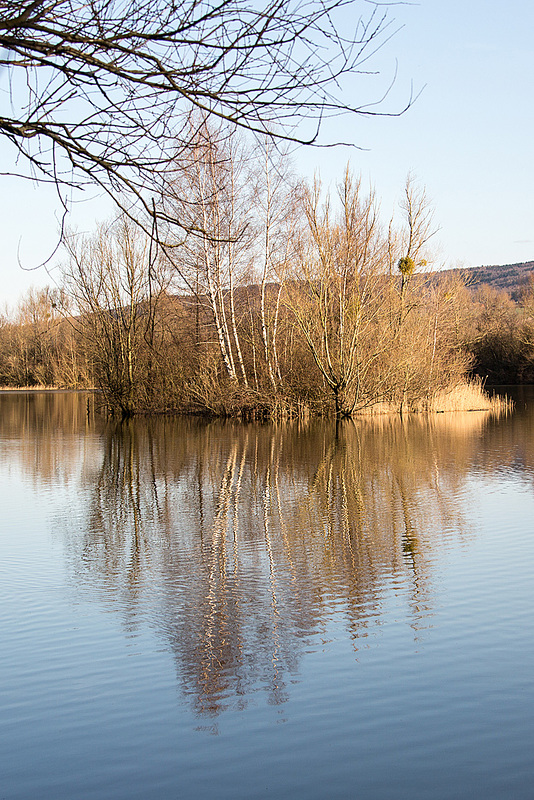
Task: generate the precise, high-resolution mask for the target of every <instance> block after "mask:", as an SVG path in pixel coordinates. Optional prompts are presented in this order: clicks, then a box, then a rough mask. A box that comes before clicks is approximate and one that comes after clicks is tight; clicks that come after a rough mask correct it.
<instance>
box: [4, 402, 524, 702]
mask: <svg viewBox="0 0 534 800" xmlns="http://www.w3.org/2000/svg"><path fill="white" fill-rule="evenodd" d="M0 404H1V405H0V408H1V412H2V413H1V414H0V441H1V442H2V443H3V444H2V447H5V446H6V445H7V443H9V442H10V441H11V442H12V440H14V439H16V441H17V448H18V449H17V451H16V452H17V454H18V457H19V460H20V464H21V466H22V468H23V469H24V470H26V471H27V472H28V473H29V474H30V475H31V478H32V480H34V481H36V482H39V481H42V482H49V481H50V480H51V479H52V476H55V479H56V480H58V481H65V480H71V481H72V482H73V484H74V485H75V486H76V489H77V504H78V507H77V510H76V519H77V522H76V525H75V526H74V525H73V524H72V515H73V509H72V508H69V509H68V510H66V511H65V513H64V514H63V516H62V517H61V519H60V527H61V530H62V535H63V536H64V538H65V542H66V552H67V560H68V565H69V571H70V574H71V576H72V577H73V580H74V581H75V582H76V585H77V586H78V587H79V588H81V589H83V591H84V592H89V593H90V594H91V596H96V597H98V598H100V600H101V601H102V600H104V601H105V602H106V603H109V604H111V605H112V606H113V608H116V609H118V610H120V613H121V614H122V615H123V619H124V624H125V625H126V626H127V628H128V630H129V631H131V632H134V631H135V630H137V629H138V628H139V627H141V626H142V625H143V624H145V623H146V622H148V623H149V624H150V625H151V626H152V627H155V628H156V630H157V631H158V635H160V636H162V637H163V638H164V640H165V642H166V644H167V646H168V647H170V648H171V649H172V652H173V654H174V657H175V660H176V666H177V674H178V678H179V681H180V683H181V686H182V689H183V691H184V692H185V694H186V695H187V696H188V697H189V699H190V701H191V702H192V704H193V705H194V707H195V709H196V711H197V712H198V713H200V714H206V715H217V714H218V713H220V712H221V711H222V710H223V709H224V708H226V707H227V706H229V705H234V706H235V705H238V706H239V705H242V704H245V703H246V702H247V701H248V700H249V699H250V696H251V694H252V692H253V691H255V690H257V689H258V688H262V689H263V690H265V691H267V692H268V695H269V700H270V702H272V703H274V704H279V703H283V702H284V701H285V700H286V698H287V696H288V685H289V683H290V682H291V680H293V679H294V678H295V677H296V676H297V674H298V666H299V660H300V656H301V654H302V652H303V650H304V649H305V648H306V647H307V646H308V643H309V642H310V640H311V637H313V636H315V635H316V634H320V633H322V632H324V630H325V628H326V623H327V621H328V620H329V619H330V617H331V616H332V614H333V613H334V611H335V613H336V614H337V615H338V616H339V618H340V619H342V620H343V621H344V624H345V625H346V626H347V628H348V629H349V631H350V634H351V636H352V640H353V644H354V647H355V648H356V649H357V648H359V647H361V646H364V645H365V637H366V635H368V633H369V631H371V630H373V629H374V626H375V625H376V623H377V622H379V621H380V617H381V615H382V614H383V613H384V609H385V607H386V606H387V603H388V598H391V597H394V598H396V600H397V602H402V603H404V604H407V607H408V610H409V614H408V616H409V618H410V619H411V624H412V627H413V629H414V635H415V636H417V635H418V633H417V632H418V630H419V629H420V628H421V627H424V625H425V624H427V621H428V619H429V617H431V615H432V603H433V589H432V563H433V559H434V554H435V552H436V550H438V549H439V548H440V547H442V546H443V542H444V541H448V540H451V539H453V540H454V541H457V540H458V539H459V538H464V537H468V536H469V535H472V532H471V531H470V524H471V522H470V520H469V518H468V516H467V511H466V508H468V504H467V503H466V502H465V499H466V498H465V493H466V492H467V491H468V490H467V488H466V477H467V476H468V475H469V473H470V471H471V470H473V469H476V470H485V471H487V472H488V473H490V472H491V470H492V469H494V468H496V463H497V462H496V461H495V460H494V457H492V456H490V453H492V452H494V450H495V447H494V444H495V443H494V441H493V444H492V445H491V446H489V445H488V440H489V439H490V438H491V439H492V440H495V439H497V445H498V449H499V450H501V451H503V450H506V448H508V450H509V452H508V454H507V458H505V461H506V463H508V464H510V466H511V468H513V469H516V470H517V469H520V470H527V469H529V468H530V465H531V464H532V460H533V454H534V441H533V436H534V434H533V432H532V430H531V429H530V427H531V426H530V427H529V426H525V431H524V434H525V435H523V436H520V438H519V439H518V438H517V436H518V431H517V425H520V424H521V419H522V418H521V415H520V414H518V415H517V416H516V417H515V418H513V419H510V420H508V421H505V422H504V423H503V422H500V423H498V424H497V423H494V422H492V420H491V419H489V418H488V417H486V416H485V415H483V414H468V415H451V416H448V415H440V416H436V417H432V418H426V417H413V418H407V419H402V420H401V419H397V418H386V417H384V418H381V419H378V420H363V421H357V422H354V423H353V422H346V423H344V424H342V425H340V426H339V427H338V429H337V430H336V429H335V427H334V426H333V425H331V424H328V423H323V422H314V423H310V424H307V425H302V424H299V423H291V424H289V423H288V424H284V425H276V424H274V425H241V424H233V423H226V424H222V423H202V422H197V421H194V420H183V419H172V418H157V419H149V420H143V419H140V420H133V421H130V422H127V423H123V424H118V423H109V422H106V421H105V420H104V419H102V418H99V417H98V415H95V413H94V409H93V406H92V405H91V401H90V402H89V404H88V400H87V397H86V396H83V395H47V396H38V395H32V396H28V395H24V396H20V397H18V398H17V397H14V396H11V397H7V396H1V397H0ZM527 428H528V432H527ZM518 441H520V442H521V445H520V447H521V455H520V458H518V445H517V444H516V442H518ZM505 455H506V454H505ZM11 457H13V455H11ZM499 464H502V452H501V455H500V457H499ZM499 468H501V467H500V466H499Z"/></svg>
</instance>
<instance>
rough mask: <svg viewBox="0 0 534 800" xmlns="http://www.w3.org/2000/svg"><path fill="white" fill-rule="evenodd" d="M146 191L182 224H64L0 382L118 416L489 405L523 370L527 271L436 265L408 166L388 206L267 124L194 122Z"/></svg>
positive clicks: (11, 338) (15, 323)
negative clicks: (240, 127) (80, 393)
mask: <svg viewBox="0 0 534 800" xmlns="http://www.w3.org/2000/svg"><path fill="white" fill-rule="evenodd" d="M159 204H160V206H161V210H160V213H159V216H158V217H157V218H158V219H159V220H161V219H169V220H171V221H172V220H177V221H179V226H177V225H176V224H172V225H171V224H170V225H169V229H168V231H165V230H162V229H161V227H160V229H159V230H158V232H157V236H151V235H149V234H148V233H147V229H148V228H149V227H150V226H149V219H148V218H147V224H146V225H145V226H139V225H136V224H134V223H133V222H132V221H131V220H129V219H128V217H127V216H124V215H123V216H120V217H119V218H118V219H116V220H114V221H112V222H110V223H107V224H103V225H101V226H100V227H99V228H98V230H96V231H95V232H94V233H92V234H91V235H85V234H78V233H76V232H75V231H72V232H70V233H68V234H67V235H66V236H65V237H64V241H65V257H64V261H63V263H62V265H61V279H60V280H59V281H58V283H57V285H56V286H55V287H53V288H46V289H39V290H37V289H32V290H30V291H29V292H28V293H27V294H26V296H25V297H23V298H22V299H21V301H20V302H19V304H18V306H17V308H16V309H14V310H12V311H6V312H5V313H4V314H3V315H2V316H1V318H0V342H1V346H0V384H2V385H4V386H7V387H17V386H29V387H31V386H56V387H65V388H73V389H79V388H87V387H93V388H96V389H98V390H99V392H100V394H101V398H102V405H103V406H104V407H106V408H107V409H108V410H110V411H111V412H113V413H118V414H120V415H122V416H129V415H131V414H135V413H146V412H185V413H204V414H214V415H238V416H241V417H244V418H263V417H283V416H292V415H300V416H305V415H309V414H335V415H336V416H338V417H346V416H352V415H354V414H361V413H378V412H384V411H388V412H391V411H395V412H400V413H404V412H408V411H444V410H450V409H453V408H464V409H465V408H466V407H467V408H483V407H489V405H490V401H489V399H488V398H487V396H486V395H485V394H484V392H483V379H485V377H486V375H491V377H492V378H497V379H499V378H501V377H504V376H505V367H504V365H508V366H507V367H506V368H507V369H509V365H510V363H511V361H513V362H514V363H517V364H518V370H517V377H518V378H523V379H525V378H529V377H532V375H533V374H534V300H533V297H534V289H533V286H526V287H525V291H524V295H523V297H522V299H521V302H519V303H513V302H512V301H511V300H510V299H509V298H507V297H504V296H502V295H500V294H498V293H494V292H492V291H490V290H486V289H481V290H479V291H478V292H477V293H475V294H473V293H472V292H470V290H469V287H468V285H467V283H466V281H465V280H464V279H462V277H461V276H460V275H458V274H454V275H452V274H450V273H449V274H447V275H445V276H440V274H439V272H434V271H433V269H432V263H431V257H430V249H429V240H430V239H431V236H432V234H433V233H434V230H435V228H434V222H433V215H432V209H431V207H430V205H429V202H428V200H427V197H426V195H425V192H424V190H422V189H421V188H420V187H419V186H418V185H417V184H416V183H415V182H414V181H413V180H412V179H411V178H409V179H408V180H407V182H406V186H405V188H404V195H403V201H402V203H401V209H400V211H401V213H400V216H399V215H398V214H397V215H396V216H395V217H394V218H392V219H391V221H390V220H386V221H384V216H383V214H382V213H381V211H380V209H379V204H378V201H377V198H376V197H375V194H374V192H373V191H372V189H369V188H368V187H366V186H364V184H363V182H362V180H361V179H359V178H357V177H355V176H354V175H353V174H351V172H350V171H349V170H348V169H347V171H346V172H345V175H344V176H343V177H342V179H341V180H340V181H339V184H338V185H337V187H336V188H335V190H334V191H330V190H328V189H327V188H325V187H323V186H322V185H321V183H320V181H319V180H318V179H317V180H316V181H315V182H313V183H312V184H309V185H306V184H304V183H302V182H300V181H298V180H296V179H295V177H294V176H293V175H292V173H291V170H290V167H289V161H288V159H287V158H285V157H284V156H282V155H280V152H279V149H278V148H275V147H274V146H273V145H272V142H269V140H266V141H265V142H263V143H262V145H261V146H259V145H258V144H256V145H255V147H254V148H251V147H250V146H249V145H247V144H246V143H245V141H244V140H243V139H242V138H239V137H238V136H237V135H235V134H231V133H229V132H228V131H223V130H221V129H219V130H214V129H213V127H212V126H209V125H208V124H207V123H205V124H200V125H198V126H197V130H196V136H195V139H194V146H192V147H191V148H190V149H189V151H188V152H187V153H186V154H185V155H184V154H182V155H181V157H180V160H179V161H177V162H176V164H175V165H174V168H173V169H170V170H169V173H168V177H167V183H166V188H165V192H164V193H162V195H161V197H160V200H159ZM154 219H156V217H154ZM158 224H160V226H161V225H162V223H161V222H160V223H158ZM178 227H179V229H180V231H181V234H180V235H179V236H177V235H176V233H173V231H174V232H175V231H176V230H177V229H178ZM173 237H174V238H173ZM156 242H157V246H156V244H155V243H156ZM519 364H521V366H519ZM506 374H508V373H506ZM473 375H478V376H479V378H478V380H476V379H475V380H473Z"/></svg>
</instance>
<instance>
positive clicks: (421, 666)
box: [0, 387, 534, 800]
mask: <svg viewBox="0 0 534 800" xmlns="http://www.w3.org/2000/svg"><path fill="white" fill-rule="evenodd" d="M515 399H516V410H515V411H514V412H513V413H512V414H511V415H509V416H507V417H503V418H501V419H494V418H492V417H490V416H488V415H487V414H485V413H482V412H473V413H471V414H438V415H435V416H428V417H427V416H423V415H421V416H410V417H405V418H397V417H394V418H393V417H382V418H377V419H363V420H357V421H355V422H344V423H342V424H340V425H339V426H338V428H337V430H336V426H335V424H334V423H333V422H328V421H312V422H310V423H307V424H304V423H302V422H290V423H284V424H248V425H245V424H238V423H235V422H226V423H223V422H204V421H198V420H193V419H182V418H170V417H159V418H154V419H136V420H133V421H130V422H126V423H123V424H120V423H118V422H113V421H111V422H110V421H107V420H106V419H105V418H104V417H103V416H101V415H100V414H99V411H98V408H97V401H96V400H95V398H94V397H92V396H90V395H84V394H76V393H38V392H36V393H23V392H20V393H15V392H9V393H2V394H0V502H1V507H2V517H1V519H2V522H1V528H0V707H1V717H0V798H1V800H15V798H16V799H17V800H18V799H19V798H24V800H26V799H27V798H32V799H33V798H39V800H48V798H50V800H52V799H53V800H62V799H63V798H65V799H67V798H68V800H86V799H87V800H89V799H94V800H109V798H113V800H115V799H117V800H122V798H124V800H133V799H134V798H143V799H146V798H151V799H152V798H157V799H159V798H165V799H166V800H167V798H181V799H182V798H195V799H197V798H198V799H202V798H211V799H213V798H217V800H219V799H221V798H224V799H226V798H228V800H230V799H231V800H239V799H240V798H243V799H244V798H247V800H249V799H250V798H267V797H269V798H270V797H276V798H288V799H289V798H291V799H292V800H295V798H306V800H314V799H315V798H317V800H324V798H344V799H345V798H361V799H364V800H367V798H369V800H381V799H382V798H388V800H397V799H399V800H400V799H404V798H406V800H417V798H433V799H436V798H455V799H456V800H457V799H458V798H475V797H476V798H478V797H480V798H484V800H492V799H493V798H512V797H513V798H514V800H519V799H520V798H525V799H526V798H529V800H530V799H531V798H532V796H533V792H534V788H533V785H534V755H533V753H534V392H533V390H532V388H529V387H527V388H523V389H518V390H516V392H515Z"/></svg>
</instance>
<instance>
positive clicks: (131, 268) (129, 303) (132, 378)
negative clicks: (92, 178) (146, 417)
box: [64, 217, 167, 416]
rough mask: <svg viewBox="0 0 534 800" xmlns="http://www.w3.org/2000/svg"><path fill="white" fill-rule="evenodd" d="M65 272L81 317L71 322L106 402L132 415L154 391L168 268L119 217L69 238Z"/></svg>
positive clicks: (134, 228)
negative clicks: (94, 230)
mask: <svg viewBox="0 0 534 800" xmlns="http://www.w3.org/2000/svg"><path fill="white" fill-rule="evenodd" d="M66 246H67V249H68V252H69V256H70V260H69V263H68V264H67V265H66V267H65V268H64V274H65V281H66V285H67V290H68V292H69V294H70V296H71V297H72V298H73V300H74V303H75V310H76V311H77V312H78V314H79V316H78V317H77V318H76V319H75V320H73V324H75V325H76V326H77V328H78V330H79V332H80V334H81V336H82V337H83V339H84V341H85V344H86V349H87V350H88V354H89V356H90V358H91V360H92V364H93V379H94V380H95V382H96V385H97V386H98V388H99V389H100V390H101V392H102V394H103V397H104V400H105V402H106V404H107V405H108V406H109V408H111V409H112V410H114V411H120V412H121V413H122V415H123V416H129V415H131V414H132V413H134V412H135V411H138V410H140V408H142V407H143V405H146V403H147V397H148V396H149V395H150V394H151V392H152V393H153V392H154V391H157V387H156V386H154V383H153V380H154V376H153V374H152V362H153V358H154V357H155V355H156V353H157V350H159V349H160V344H161V343H160V342H159V341H156V336H157V335H158V331H157V328H156V315H157V313H158V311H159V306H160V304H161V302H162V300H163V298H164V297H165V290H166V286H167V280H166V274H165V270H164V268H163V267H162V266H161V264H160V263H159V262H157V261H156V262H154V261H153V259H152V254H151V248H150V241H149V239H148V238H147V237H145V236H143V234H142V233H141V232H140V231H139V229H138V228H137V227H134V226H133V225H132V223H130V222H129V221H128V220H127V219H126V218H124V217H122V218H120V219H119V220H118V221H117V222H115V223H114V224H113V225H111V226H108V227H104V226H102V227H101V228H100V230H99V232H98V233H97V234H96V236H94V237H91V238H87V237H83V236H75V235H71V236H69V237H68V238H67V240H66Z"/></svg>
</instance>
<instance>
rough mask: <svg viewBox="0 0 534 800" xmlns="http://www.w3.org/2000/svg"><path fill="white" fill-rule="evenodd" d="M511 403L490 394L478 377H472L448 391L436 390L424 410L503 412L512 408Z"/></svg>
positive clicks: (440, 411)
mask: <svg viewBox="0 0 534 800" xmlns="http://www.w3.org/2000/svg"><path fill="white" fill-rule="evenodd" d="M512 407H513V403H512V401H511V400H510V399H509V398H508V397H506V396H505V397H501V396H500V395H494V396H493V397H492V396H490V395H489V394H488V393H487V392H486V391H485V389H484V384H483V382H482V381H481V380H480V379H477V378H473V379H471V380H469V381H466V382H465V383H461V384H459V385H458V386H454V387H453V388H452V389H449V390H448V391H443V392H438V393H437V394H436V395H434V397H432V398H431V400H430V401H429V402H428V403H427V407H426V409H421V410H426V411H430V412H434V413H447V412H450V411H490V412H492V413H493V414H503V413H507V412H509V411H511V410H512Z"/></svg>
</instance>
